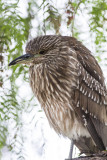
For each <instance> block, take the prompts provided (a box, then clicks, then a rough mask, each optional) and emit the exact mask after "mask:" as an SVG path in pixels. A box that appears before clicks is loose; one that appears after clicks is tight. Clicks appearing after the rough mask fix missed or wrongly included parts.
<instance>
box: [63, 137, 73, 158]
mask: <svg viewBox="0 0 107 160" xmlns="http://www.w3.org/2000/svg"><path fill="white" fill-rule="evenodd" d="M73 146H74V143H73V140H71V144H70V151H69V158H68V159H65V160H72V154H73Z"/></svg>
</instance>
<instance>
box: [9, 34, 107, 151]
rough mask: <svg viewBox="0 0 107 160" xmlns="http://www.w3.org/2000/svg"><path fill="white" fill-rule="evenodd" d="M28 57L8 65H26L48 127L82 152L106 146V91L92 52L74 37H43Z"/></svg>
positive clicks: (33, 43)
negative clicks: (70, 141) (68, 139)
mask: <svg viewBox="0 0 107 160" xmlns="http://www.w3.org/2000/svg"><path fill="white" fill-rule="evenodd" d="M26 53H27V54H26V55H24V56H21V57H19V58H17V59H15V60H14V61H12V62H11V63H10V65H14V64H16V63H27V64H30V69H29V74H30V85H31V88H32V90H33V93H34V94H35V96H36V97H37V98H38V100H39V102H40V104H41V106H42V108H43V109H44V111H45V114H46V116H47V118H48V121H49V123H50V125H51V126H52V127H53V128H54V129H55V131H56V132H57V133H58V134H62V135H64V136H66V137H68V138H70V139H73V140H74V143H75V144H76V146H77V147H78V148H79V149H80V150H81V151H82V152H84V153H86V154H88V153H93V152H98V151H99V150H104V149H105V148H106V147H107V91H106V87H105V84H104V77H103V73H102V71H101V68H100V66H99V65H98V63H97V61H96V60H95V58H94V57H93V56H92V54H91V52H90V51H89V50H88V49H87V48H86V47H85V46H83V45H82V44H81V43H80V42H79V41H77V40H76V39H75V38H73V37H68V36H56V35H55V36H53V35H49V36H41V37H37V38H35V39H33V40H31V41H30V42H28V44H27V46H26Z"/></svg>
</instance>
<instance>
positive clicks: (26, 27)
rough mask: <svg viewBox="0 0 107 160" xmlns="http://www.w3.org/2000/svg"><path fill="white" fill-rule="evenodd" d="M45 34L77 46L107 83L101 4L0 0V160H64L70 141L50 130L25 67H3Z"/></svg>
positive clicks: (100, 0) (105, 11)
mask: <svg viewBox="0 0 107 160" xmlns="http://www.w3.org/2000/svg"><path fill="white" fill-rule="evenodd" d="M49 34H57V35H59V34H60V35H66V36H73V37H76V38H77V39H78V40H80V41H81V42H83V44H84V45H85V46H86V47H87V48H89V49H90V50H91V51H92V53H93V55H94V56H95V58H96V59H97V60H98V62H99V64H100V66H101V68H102V70H103V73H104V76H105V81H106V84H107V0H94V1H93V0H63V1H62V0H0V160H50V159H51V160H64V159H65V158H67V157H68V154H69V147H70V140H68V139H67V138H64V137H62V136H58V135H57V134H56V133H55V132H54V131H53V129H51V128H50V126H49V123H48V121H47V119H46V117H45V115H44V112H43V111H42V110H41V107H40V105H39V103H38V101H37V99H36V98H35V97H34V96H33V93H32V91H31V89H30V86H29V74H28V71H29V67H28V66H26V65H16V66H12V67H8V64H9V62H10V61H12V60H13V59H14V58H16V57H18V56H20V55H22V54H24V52H25V45H26V43H27V42H28V41H29V40H30V39H32V38H34V37H36V36H39V35H49ZM78 154H79V151H78V150H77V149H76V148H75V147H74V151H73V156H74V157H76V156H78Z"/></svg>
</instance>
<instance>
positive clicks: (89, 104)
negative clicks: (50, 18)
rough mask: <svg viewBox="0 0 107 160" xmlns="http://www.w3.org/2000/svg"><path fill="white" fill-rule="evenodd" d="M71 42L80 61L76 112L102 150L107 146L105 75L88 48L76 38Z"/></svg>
mask: <svg viewBox="0 0 107 160" xmlns="http://www.w3.org/2000/svg"><path fill="white" fill-rule="evenodd" d="M69 42H70V44H69V45H70V46H71V47H72V48H73V49H74V50H75V52H76V54H77V60H78V78H79V81H78V88H77V90H75V106H76V107H75V111H76V113H77V114H78V116H79V117H80V119H81V120H82V122H83V123H84V125H85V126H86V127H87V129H88V131H89V133H90V134H91V136H92V138H93V139H94V141H95V143H96V144H97V145H99V148H100V149H101V150H102V149H104V147H103V144H104V146H105V147H106V146H107V134H106V133H107V91H106V88H105V84H104V77H103V73H102V71H101V68H100V66H99V65H98V63H97V61H96V60H95V58H94V57H93V56H92V54H91V52H90V51H89V50H88V49H87V48H86V47H84V46H83V45H82V44H81V43H80V42H78V41H77V40H76V39H74V38H72V39H71V41H69ZM104 136H105V137H104ZM102 142H103V144H102ZM100 145H101V146H100Z"/></svg>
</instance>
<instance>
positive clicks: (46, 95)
mask: <svg viewBox="0 0 107 160" xmlns="http://www.w3.org/2000/svg"><path fill="white" fill-rule="evenodd" d="M29 73H30V85H31V88H32V90H33V93H34V94H35V96H36V97H37V99H38V100H39V102H40V104H41V106H42V108H43V110H44V111H45V114H46V116H47V118H48V121H49V123H50V125H51V126H52V127H53V128H54V130H55V131H56V132H57V133H58V134H62V135H64V136H66V137H68V138H70V139H72V138H73V139H78V137H79V136H81V135H82V136H89V134H88V131H87V130H86V129H85V128H84V126H83V125H82V124H81V123H80V122H79V121H78V120H77V117H76V115H75V112H74V111H73V108H72V105H73V103H72V101H73V97H72V96H73V87H74V86H76V84H75V82H74V79H73V82H72V79H70V80H69V79H67V77H65V78H64V76H63V75H60V74H59V73H58V74H59V75H58V74H53V72H49V70H48V71H47V70H45V68H44V66H42V65H41V64H38V65H34V66H31V67H30V70H29ZM56 75H57V76H56ZM68 77H69V76H68ZM73 78H74V77H73Z"/></svg>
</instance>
